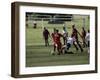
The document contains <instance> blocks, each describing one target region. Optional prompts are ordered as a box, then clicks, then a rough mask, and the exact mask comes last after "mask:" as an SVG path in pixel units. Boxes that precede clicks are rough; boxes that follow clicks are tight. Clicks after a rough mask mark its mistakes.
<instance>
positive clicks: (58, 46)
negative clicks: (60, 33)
mask: <svg viewBox="0 0 100 80" xmlns="http://www.w3.org/2000/svg"><path fill="white" fill-rule="evenodd" d="M54 47H57V48H59V49H61V47H62V44H61V42H59V43H54Z"/></svg>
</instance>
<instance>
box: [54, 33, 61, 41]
mask: <svg viewBox="0 0 100 80" xmlns="http://www.w3.org/2000/svg"><path fill="white" fill-rule="evenodd" d="M61 37H62V35H61V34H60V33H52V38H53V41H54V43H61V41H60V38H61Z"/></svg>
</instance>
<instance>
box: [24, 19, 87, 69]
mask: <svg viewBox="0 0 100 80" xmlns="http://www.w3.org/2000/svg"><path fill="white" fill-rule="evenodd" d="M72 24H75V25H76V28H77V30H78V31H79V32H80V33H81V30H82V29H81V28H82V26H83V24H82V20H81V19H80V20H76V21H75V20H74V21H69V22H66V26H67V30H68V34H69V35H71V31H72V28H71V26H72ZM43 25H44V26H45V27H46V28H47V29H48V30H49V32H50V33H52V32H53V28H57V29H59V32H60V33H62V27H63V26H62V24H48V22H47V21H44V22H43ZM85 29H86V31H87V30H88V29H89V20H88V18H86V23H85ZM61 41H62V40H61ZM80 41H81V38H80ZM49 43H50V46H48V47H45V45H44V40H43V28H42V26H41V21H38V22H37V28H36V29H34V28H33V27H32V25H31V24H30V25H29V26H28V27H27V28H26V67H36V66H61V65H79V64H89V54H88V53H87V48H83V49H84V51H83V52H82V53H81V51H80V50H78V51H76V49H75V47H74V46H72V47H71V48H70V50H69V51H72V52H74V54H63V55H51V51H52V50H53V45H52V40H51V39H50V38H49Z"/></svg>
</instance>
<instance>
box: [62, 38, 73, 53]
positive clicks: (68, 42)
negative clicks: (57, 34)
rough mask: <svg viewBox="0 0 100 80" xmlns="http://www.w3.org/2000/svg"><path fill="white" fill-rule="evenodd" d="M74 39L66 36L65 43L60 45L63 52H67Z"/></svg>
mask: <svg viewBox="0 0 100 80" xmlns="http://www.w3.org/2000/svg"><path fill="white" fill-rule="evenodd" d="M74 41H75V38H74V37H68V39H67V42H66V45H64V46H63V47H62V50H64V53H67V51H68V50H69V48H70V47H71V46H72V45H73V42H74Z"/></svg>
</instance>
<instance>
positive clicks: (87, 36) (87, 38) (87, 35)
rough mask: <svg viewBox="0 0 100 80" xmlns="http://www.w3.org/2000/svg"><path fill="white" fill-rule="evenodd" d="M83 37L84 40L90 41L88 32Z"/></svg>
mask: <svg viewBox="0 0 100 80" xmlns="http://www.w3.org/2000/svg"><path fill="white" fill-rule="evenodd" d="M85 39H86V41H90V33H87V34H86V37H85Z"/></svg>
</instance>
